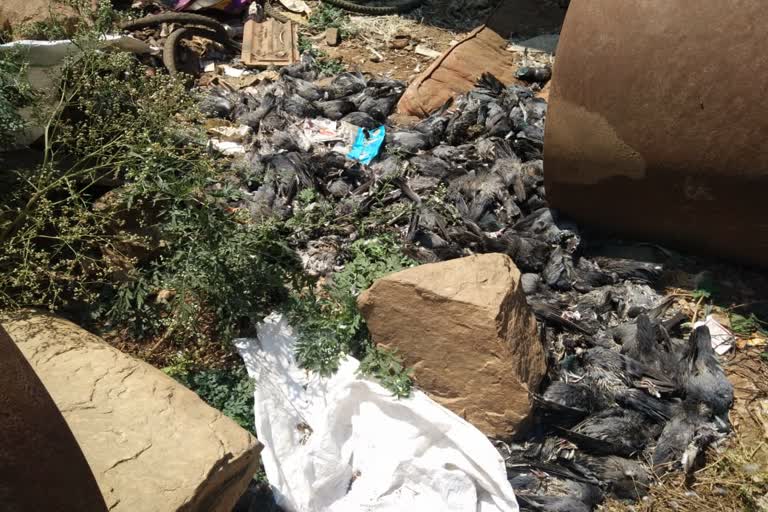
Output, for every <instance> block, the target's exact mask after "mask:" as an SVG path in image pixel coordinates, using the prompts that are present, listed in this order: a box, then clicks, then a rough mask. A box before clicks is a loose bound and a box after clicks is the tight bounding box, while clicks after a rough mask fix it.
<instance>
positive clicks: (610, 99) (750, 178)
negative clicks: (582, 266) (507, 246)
mask: <svg viewBox="0 0 768 512" xmlns="http://www.w3.org/2000/svg"><path fill="white" fill-rule="evenodd" d="M765 41H768V10H766V8H765V4H763V2H761V1H760V0H732V1H729V2H724V1H709V2H700V1H694V0H680V1H675V2H669V1H665V0H643V1H636V0H633V1H621V0H618V1H617V0H572V2H571V5H570V9H569V11H568V14H567V16H566V20H565V24H564V27H563V31H562V34H561V38H560V43H559V46H558V49H557V62H556V64H555V70H554V79H553V83H552V92H551V95H550V104H549V111H548V117H547V127H546V137H545V144H544V148H545V155H544V162H545V176H546V188H547V197H548V198H549V200H550V203H551V205H552V206H553V207H555V208H559V209H561V210H562V211H564V212H565V213H567V214H570V216H572V217H574V218H575V219H576V220H579V221H581V222H582V223H585V224H592V225H594V226H598V227H601V228H606V229H609V230H611V231H612V232H614V233H616V234H621V235H625V236H631V237H640V238H645V239H652V240H659V241H663V242H666V243H669V244H672V245H678V246H681V247H684V248H690V249H695V250H701V251H707V252H709V253H712V254H715V255H721V256H724V257H727V258H729V259H734V260H738V261H742V262H748V263H753V264H759V265H766V264H768V215H767V214H768V200H767V199H766V191H768V148H766V147H765V146H764V144H765V141H766V140H768V109H766V107H765V105H766V97H767V95H766V89H767V88H768V52H766V51H765Z"/></svg>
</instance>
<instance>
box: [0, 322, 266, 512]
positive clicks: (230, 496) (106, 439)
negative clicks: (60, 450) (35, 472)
mask: <svg viewBox="0 0 768 512" xmlns="http://www.w3.org/2000/svg"><path fill="white" fill-rule="evenodd" d="M0 321H2V323H3V326H4V327H5V329H6V330H7V331H8V333H9V334H10V335H11V337H12V338H13V339H14V341H15V342H16V343H17V346H18V347H19V349H21V352H22V353H23V354H24V356H25V357H26V358H27V360H28V361H29V363H30V364H31V365H32V367H33V368H34V370H35V372H36V373H37V375H38V376H39V377H40V380H41V381H42V382H43V384H45V387H46V388H47V390H48V392H49V393H50V394H51V396H52V397H53V400H54V401H55V402H56V405H57V406H58V408H59V410H60V411H61V412H62V414H63V415H64V418H65V419H66V421H67V423H68V424H69V427H70V429H71V430H72V432H73V434H74V435H75V438H76V439H77V442H78V444H79V445H80V448H81V449H82V451H83V453H84V454H85V458H86V459H87V461H88V463H89V464H90V467H91V470H92V471H93V473H94V476H95V477H96V481H97V483H98V485H99V488H100V489H101V493H102V495H103V496H104V500H105V501H106V503H107V506H108V507H109V510H110V511H113V512H121V511H124V512H129V511H130V512H136V511H142V512H151V511H157V512H171V511H185V512H192V511H211V512H213V511H216V512H230V511H231V510H232V508H233V506H234V504H235V502H236V501H237V499H238V498H239V496H240V495H241V494H242V493H243V492H244V491H245V489H246V487H247V485H248V483H249V482H250V480H251V478H252V476H253V474H254V473H255V472H256V471H257V469H258V464H259V456H258V454H259V451H260V444H259V443H258V441H257V440H256V439H254V438H253V437H252V436H251V435H250V434H249V433H248V432H246V431H245V430H243V429H242V428H241V427H240V426H238V425H237V424H236V423H235V422H233V421H232V420H230V419H229V418H227V417H226V416H224V415H223V414H222V413H221V412H219V411H217V410H215V409H213V408H211V407H209V406H208V405H206V404H205V403H204V402H203V401H202V400H201V399H200V398H199V397H198V396H197V395H196V394H194V393H193V392H192V391H190V390H188V389H186V388H185V387H184V386H182V385H181V384H179V383H177V382H176V381H174V380H173V379H171V378H170V377H168V376H167V375H165V374H164V373H163V372H161V371H159V370H157V369H155V368H153V367H151V366H150V365H148V364H146V363H144V362H141V361H138V360H136V359H134V358H132V357H130V356H128V355H127V354H124V353H122V352H120V351H119V350H117V349H115V348H113V347H111V346H109V345H107V344H106V343H104V342H103V341H101V340H100V339H99V338H98V337H96V336H94V335H92V334H90V333H88V332H87V331H84V330H83V329H81V328H79V327H77V326H76V325H74V324H72V323H70V322H68V321H66V320H62V319H60V318H57V317H55V316H52V315H49V314H44V313H37V312H31V311H26V312H22V313H17V314H14V315H13V316H6V317H2V318H0Z"/></svg>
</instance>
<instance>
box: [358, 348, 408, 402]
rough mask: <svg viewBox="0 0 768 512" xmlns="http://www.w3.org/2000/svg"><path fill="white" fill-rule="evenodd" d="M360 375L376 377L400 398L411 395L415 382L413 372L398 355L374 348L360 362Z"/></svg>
mask: <svg viewBox="0 0 768 512" xmlns="http://www.w3.org/2000/svg"><path fill="white" fill-rule="evenodd" d="M360 373H362V374H363V375H366V376H368V377H375V378H376V379H378V380H379V382H380V383H381V385H382V386H384V387H385V388H387V389H388V390H390V391H392V393H394V394H395V395H396V396H398V397H406V396H408V395H410V394H411V390H412V389H413V381H412V380H411V372H410V371H409V370H408V369H407V368H405V366H403V363H402V361H401V360H400V359H399V358H398V357H397V353H395V352H393V351H388V350H385V349H382V348H379V347H373V348H371V349H370V350H369V351H368V354H367V355H366V356H365V357H364V358H363V360H362V361H361V362H360Z"/></svg>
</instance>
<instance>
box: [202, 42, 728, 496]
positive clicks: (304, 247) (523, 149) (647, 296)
mask: <svg viewBox="0 0 768 512" xmlns="http://www.w3.org/2000/svg"><path fill="white" fill-rule="evenodd" d="M317 79H318V75H317V73H316V71H315V64H314V62H313V61H312V60H311V59H310V58H307V57H306V56H305V57H304V59H303V60H302V62H301V63H300V64H298V65H295V66H291V67H288V68H285V69H283V70H282V72H281V75H280V77H279V78H278V79H277V80H276V81H274V82H272V83H269V84H262V85H260V86H259V87H256V88H249V89H246V90H244V91H240V92H237V93H235V92H230V91H225V90H217V89H213V90H210V91H209V92H208V96H207V97H205V98H204V100H203V102H202V104H201V109H202V110H203V112H204V113H205V114H206V115H208V116H209V117H219V118H225V119H227V120H228V121H230V122H232V123H237V124H240V125H245V126H248V127H250V128H251V129H252V130H253V137H252V140H251V141H250V143H249V144H248V145H247V148H246V149H247V152H246V156H245V157H242V158H241V159H240V160H238V161H236V162H235V163H234V164H233V165H234V167H235V170H236V173H235V174H236V175H237V176H239V180H238V181H237V186H239V187H241V191H242V194H241V196H242V198H241V199H237V200H233V204H231V205H229V206H231V207H234V208H239V209H243V210H245V211H247V212H249V213H250V215H251V216H252V217H253V218H254V219H256V220H260V219H265V218H270V217H273V218H278V219H281V220H284V221H286V225H287V226H289V227H291V228H292V229H291V235H290V239H289V242H290V243H291V244H293V245H294V247H296V249H297V250H298V251H299V253H300V254H301V255H302V260H303V261H304V263H305V266H306V268H307V270H308V271H310V272H311V273H314V274H319V275H326V274H330V273H331V272H333V270H334V269H335V268H338V266H339V265H340V264H342V263H343V261H344V253H345V247H346V246H347V245H348V244H350V243H351V242H352V241H354V240H355V239H357V238H358V237H359V236H360V230H362V229H364V230H365V231H366V233H367V234H370V233H377V232H388V233H392V234H394V235H395V236H397V237H398V238H399V239H400V240H401V242H402V244H403V247H404V250H405V251H406V253H407V254H409V255H410V256H411V257H413V258H414V259H416V260H418V261H421V262H432V261H439V260H446V259H451V258H456V257H460V256H465V255H468V254H471V253H478V252H479V253H484V252H503V253H506V254H508V255H509V256H510V257H511V258H512V259H513V260H514V261H515V263H516V264H517V266H518V267H519V268H520V270H521V271H522V272H523V276H522V286H523V289H524V291H525V293H526V295H527V297H528V301H529V303H530V305H531V307H532V308H533V310H534V312H535V314H536V316H537V318H538V319H539V321H540V324H541V334H542V339H543V340H544V341H545V343H546V345H547V348H548V350H549V353H550V355H551V357H550V371H549V373H550V378H549V381H550V384H549V385H548V386H546V387H545V389H544V390H543V391H542V394H541V395H540V396H538V397H536V402H537V404H538V407H537V418H538V421H537V424H536V426H535V428H533V430H532V433H531V435H530V437H529V438H528V439H526V440H525V441H524V442H519V443H512V444H506V443H504V442H501V441H499V442H498V446H499V449H500V450H501V451H502V453H504V455H505V457H506V459H507V463H508V470H509V476H510V480H511V482H512V484H513V486H514V487H515V489H516V492H517V494H518V496H519V498H520V501H521V503H522V505H523V508H528V509H533V510H569V511H579V510H591V509H592V508H593V507H594V506H595V505H596V504H597V503H599V502H600V501H601V500H602V499H603V498H604V497H605V496H606V495H609V494H611V495H615V496H617V497H619V498H634V499H636V498H638V497H640V496H642V495H643V494H645V493H646V491H647V488H648V485H649V483H650V482H651V479H652V477H651V475H652V474H656V475H658V474H659V473H662V472H664V471H667V470H669V469H685V470H687V471H690V470H692V469H694V468H695V466H696V464H697V462H698V461H699V459H700V456H701V455H702V454H703V451H704V449H705V448H706V447H707V446H709V445H710V444H711V443H712V442H713V441H715V440H717V439H719V438H721V437H723V436H724V435H725V434H726V433H727V432H728V430H729V429H730V425H729V423H728V419H727V413H728V410H729V408H730V407H731V404H732V401H733V388H732V387H731V385H730V384H729V382H728V380H727V379H726V378H725V375H724V373H723V370H722V369H721V367H720V365H719V362H718V360H717V356H716V354H715V353H714V352H713V350H712V345H711V340H710V334H709V331H708V330H707V328H706V327H699V328H697V329H695V330H694V331H693V332H690V333H688V334H687V335H686V334H684V333H683V329H684V327H686V326H685V325H684V321H685V320H686V318H685V317H684V316H683V315H681V314H679V313H677V312H676V311H675V310H674V307H673V304H672V302H671V301H670V300H665V299H664V298H663V297H662V296H661V295H660V294H659V293H657V292H656V290H655V289H654V285H655V284H657V281H658V280H659V278H660V277H661V274H662V271H663V267H664V264H665V259H666V258H667V257H668V255H669V253H668V252H666V251H663V250H660V249H656V248H653V247H648V246H640V245H632V244H621V243H618V242H605V241H598V240H590V239H584V238H583V237H582V235H581V234H580V232H579V229H578V228H577V226H575V225H574V224H573V223H571V222H569V221H568V220H567V219H564V218H562V217H561V216H560V215H558V214H557V212H556V211H553V210H550V209H549V208H548V207H547V202H546V197H545V191H544V186H543V172H544V169H543V165H542V160H541V158H542V150H543V134H544V121H545V117H546V112H547V105H546V102H545V101H544V100H542V99H540V98H537V97H536V96H535V93H534V91H533V90H532V89H530V88H527V87H524V86H520V85H511V86H508V87H506V86H504V85H503V84H501V83H500V82H499V81H498V80H496V79H495V78H494V77H493V76H491V75H484V76H483V77H482V78H481V79H480V80H479V81H478V83H477V86H476V87H475V89H474V90H472V91H471V92H469V93H468V94H466V95H464V96H461V97H459V98H458V99H456V100H455V101H454V102H453V103H452V104H447V105H445V107H443V108H442V109H440V110H439V111H437V112H436V113H434V114H433V115H432V116H430V117H428V118H426V119H424V120H421V121H419V122H418V123H416V124H415V125H412V126H410V127H408V128H401V127H396V126H390V125H387V123H388V121H387V120H388V117H389V115H390V114H391V113H392V111H393V109H394V107H395V105H396V103H397V100H398V98H399V97H400V95H401V94H402V92H403V90H404V88H405V86H404V84H403V83H401V82H398V81H396V80H391V79H387V78H368V77H365V76H363V75H361V74H356V73H342V74H340V75H338V76H336V77H334V78H333V79H325V80H322V81H317ZM307 119H312V120H315V121H313V122H312V123H315V124H317V120H318V119H321V120H322V119H326V120H330V121H343V122H345V123H348V124H349V125H353V126H356V127H360V128H362V129H364V130H376V129H379V128H380V127H381V126H383V125H386V131H387V134H386V140H385V143H384V146H383V149H382V150H381V152H380V153H379V154H378V156H377V158H376V159H375V160H373V162H372V163H371V164H370V165H363V164H362V163H361V162H360V161H359V160H355V159H353V158H347V157H345V156H344V155H343V154H340V153H338V152H335V151H333V150H332V147H333V144H334V142H333V140H332V137H331V139H329V140H328V142H327V143H318V142H317V139H314V140H313V139H311V138H310V137H309V136H308V134H307V132H306V129H305V128H306V126H307ZM323 122H325V121H323ZM312 123H310V124H312Z"/></svg>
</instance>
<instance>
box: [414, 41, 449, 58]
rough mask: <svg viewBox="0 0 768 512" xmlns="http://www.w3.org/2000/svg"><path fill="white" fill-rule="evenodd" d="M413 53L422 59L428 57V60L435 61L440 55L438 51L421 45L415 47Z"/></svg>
mask: <svg viewBox="0 0 768 512" xmlns="http://www.w3.org/2000/svg"><path fill="white" fill-rule="evenodd" d="M414 51H415V52H416V53H418V54H419V55H423V56H424V57H429V58H430V59H436V58H438V57H439V56H440V55H442V54H441V53H440V52H439V51H437V50H433V49H432V48H430V47H428V46H424V45H423V44H418V45H416V49H415V50H414Z"/></svg>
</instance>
